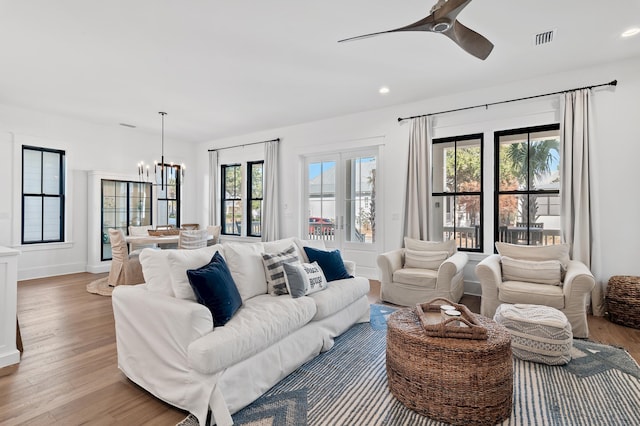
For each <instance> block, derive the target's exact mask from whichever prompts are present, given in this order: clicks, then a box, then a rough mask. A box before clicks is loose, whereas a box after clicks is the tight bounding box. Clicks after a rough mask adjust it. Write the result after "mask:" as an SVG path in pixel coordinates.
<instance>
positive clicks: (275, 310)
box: [188, 293, 320, 374]
mask: <svg viewBox="0 0 640 426" xmlns="http://www.w3.org/2000/svg"><path fill="white" fill-rule="evenodd" d="M318 294H320V293H318ZM315 313H316V304H315V303H314V301H313V300H312V299H311V298H309V297H299V298H297V299H293V298H291V297H289V296H279V297H273V296H270V295H268V294H264V295H260V296H256V297H252V298H250V299H248V300H246V301H245V302H244V303H243V305H242V307H241V308H240V309H239V310H238V312H236V314H235V315H234V316H233V318H231V320H230V321H229V322H228V323H226V324H225V326H224V327H216V328H214V329H213V331H212V332H211V333H209V334H207V335H206V336H203V337H201V338H200V339H198V340H196V341H194V342H193V343H191V344H190V345H189V348H188V357H189V363H190V365H191V366H192V367H193V368H194V369H195V370H197V371H199V372H200V373H203V374H211V373H215V372H217V371H220V370H222V369H224V368H227V367H230V366H232V365H234V364H237V363H238V362H240V361H243V360H245V359H248V358H250V357H252V356H253V355H255V354H257V353H259V352H261V351H263V350H264V349H266V348H267V347H269V346H271V345H273V344H275V343H276V342H278V341H280V340H282V339H283V338H285V337H286V336H288V335H289V334H291V333H293V332H294V331H296V330H298V329H299V328H301V327H302V326H303V325H305V324H307V323H308V322H309V321H311V319H312V318H313V316H314V315H315Z"/></svg>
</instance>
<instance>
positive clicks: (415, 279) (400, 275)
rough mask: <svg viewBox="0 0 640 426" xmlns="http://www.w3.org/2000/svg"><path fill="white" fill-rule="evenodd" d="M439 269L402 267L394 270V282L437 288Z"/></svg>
mask: <svg viewBox="0 0 640 426" xmlns="http://www.w3.org/2000/svg"><path fill="white" fill-rule="evenodd" d="M437 281H438V271H437V270H434V269H417V268H402V269H398V270H396V271H394V272H393V282H395V283H399V284H407V285H412V286H417V287H423V288H436V283H437Z"/></svg>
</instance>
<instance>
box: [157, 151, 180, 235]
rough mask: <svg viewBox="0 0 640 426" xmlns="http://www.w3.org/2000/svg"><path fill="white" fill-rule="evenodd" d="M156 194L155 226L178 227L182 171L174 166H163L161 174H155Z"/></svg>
mask: <svg viewBox="0 0 640 426" xmlns="http://www.w3.org/2000/svg"><path fill="white" fill-rule="evenodd" d="M155 180H156V183H155V187H156V191H157V192H158V216H157V218H158V219H157V225H171V226H174V227H176V228H179V227H180V185H181V181H182V169H181V168H180V166H179V165H176V164H165V165H164V168H163V170H162V172H156V173H155Z"/></svg>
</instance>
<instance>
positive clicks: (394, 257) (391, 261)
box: [376, 249, 404, 284]
mask: <svg viewBox="0 0 640 426" xmlns="http://www.w3.org/2000/svg"><path fill="white" fill-rule="evenodd" d="M403 257H404V249H397V250H392V251H388V252H386V253H382V254H379V255H378V258H377V259H376V263H377V264H378V269H379V270H380V277H379V278H380V283H381V284H389V283H391V282H393V273H394V272H395V271H397V270H398V269H402V265H403V262H404V259H403Z"/></svg>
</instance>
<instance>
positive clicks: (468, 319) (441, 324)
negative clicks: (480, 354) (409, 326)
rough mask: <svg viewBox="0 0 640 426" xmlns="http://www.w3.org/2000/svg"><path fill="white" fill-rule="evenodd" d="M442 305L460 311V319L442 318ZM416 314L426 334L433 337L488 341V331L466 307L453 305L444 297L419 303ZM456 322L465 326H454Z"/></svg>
mask: <svg viewBox="0 0 640 426" xmlns="http://www.w3.org/2000/svg"><path fill="white" fill-rule="evenodd" d="M440 305H451V306H453V307H455V308H456V309H457V310H458V311H460V313H461V316H460V319H453V318H449V319H446V320H443V319H442V317H441V316H440ZM416 313H417V315H418V318H419V319H420V323H421V324H422V328H424V331H425V333H427V335H428V336H432V337H454V338H457V339H477V340H480V339H486V338H487V329H486V328H484V327H482V326H481V325H480V323H479V322H478V321H477V320H476V319H475V316H474V315H473V314H472V313H471V311H470V310H469V308H467V307H466V306H465V305H460V304H458V303H453V302H451V301H450V300H447V299H445V298H443V297H438V298H436V299H433V300H431V301H429V302H427V303H418V304H417V305H416ZM454 321H461V322H462V323H463V324H464V325H462V324H461V325H459V326H456V325H453V322H454Z"/></svg>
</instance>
